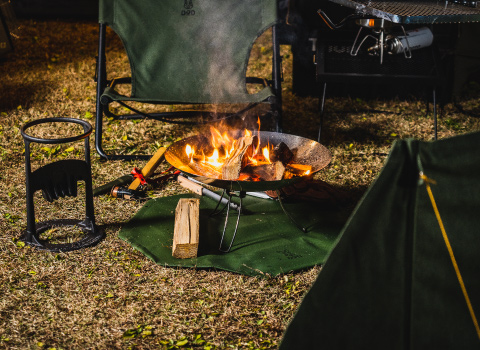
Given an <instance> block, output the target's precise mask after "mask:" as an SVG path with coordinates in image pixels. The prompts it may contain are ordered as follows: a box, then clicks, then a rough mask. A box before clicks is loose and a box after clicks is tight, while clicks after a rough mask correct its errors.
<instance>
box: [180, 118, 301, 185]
mask: <svg viewBox="0 0 480 350" xmlns="http://www.w3.org/2000/svg"><path fill="white" fill-rule="evenodd" d="M257 124H258V130H257V131H256V133H257V136H258V137H257V142H256V143H255V144H253V145H252V146H253V154H252V155H251V156H250V157H249V158H248V165H249V166H259V165H266V164H272V161H271V157H272V154H274V146H273V145H272V144H270V142H268V144H267V145H266V146H264V147H263V148H261V145H260V139H261V138H260V118H258V120H257ZM210 134H211V136H210V139H209V143H210V145H209V146H205V147H202V150H200V151H199V150H197V151H196V150H195V148H194V146H193V145H189V144H187V145H186V146H185V154H186V155H187V157H188V159H189V161H190V162H195V163H196V164H198V165H200V166H201V165H203V166H205V167H207V168H215V169H216V170H217V171H219V172H220V173H221V171H222V167H223V165H224V164H225V162H226V161H227V160H228V159H229V158H230V157H231V156H232V154H233V153H234V152H235V150H236V147H238V140H237V138H236V136H233V135H235V134H234V133H233V132H228V131H223V130H222V129H221V130H219V129H217V128H215V127H213V126H211V127H210ZM243 134H244V136H245V137H251V136H252V135H253V130H248V129H245V130H244V132H243ZM197 147H198V145H197ZM196 152H198V154H196ZM292 166H293V167H294V168H295V171H294V173H292V174H291V175H292V176H303V175H309V174H310V173H311V171H310V170H309V169H308V166H306V167H303V166H302V165H301V164H294V165H292ZM310 168H311V167H310ZM238 180H244V181H260V180H261V179H260V178H259V177H258V175H256V174H253V173H252V174H243V173H241V174H240V177H239V179H238Z"/></svg>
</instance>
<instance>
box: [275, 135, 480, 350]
mask: <svg viewBox="0 0 480 350" xmlns="http://www.w3.org/2000/svg"><path fill="white" fill-rule="evenodd" d="M479 144H480V133H472V134H467V135H462V136H458V137H454V138H450V139H445V140H440V141H436V142H430V143H429V142H421V141H415V140H404V141H398V142H396V143H395V144H394V146H393V148H392V150H391V153H390V155H389V158H388V161H387V163H386V165H385V166H384V168H383V170H382V172H381V173H380V175H379V177H378V178H377V180H376V181H375V182H374V184H373V185H372V186H371V187H370V189H369V190H368V191H367V193H366V194H365V196H364V197H363V199H362V200H361V202H360V203H359V205H358V206H357V208H356V209H355V211H354V213H353V214H352V216H351V217H350V219H349V221H348V223H347V224H346V225H345V227H344V229H343V230H342V233H341V236H340V238H339V241H338V243H337V245H336V247H335V248H334V249H333V250H332V252H331V254H330V256H329V257H328V259H327V262H326V263H325V265H324V266H323V268H322V270H321V272H320V273H319V275H318V278H317V280H316V281H315V283H314V284H313V286H312V288H311V289H310V291H309V292H308V293H307V295H306V296H305V298H304V300H303V301H302V303H301V305H300V307H299V309H298V310H297V313H296V315H295V316H294V318H293V320H292V321H291V323H290V325H289V326H288V328H287V330H286V332H285V334H284V337H283V340H282V343H281V346H280V349H281V350H287V349H479V348H480V339H479V335H478V334H477V332H476V328H475V325H474V321H473V318H472V315H471V313H470V312H469V308H468V306H467V301H466V298H465V296H464V293H462V289H461V287H460V283H459V280H458V278H457V274H456V272H455V269H454V267H453V264H452V260H451V258H450V255H449V252H448V250H447V247H446V243H445V241H444V239H443V236H442V231H441V229H440V225H439V221H438V219H437V217H436V215H435V212H434V210H433V206H432V202H431V199H430V197H429V195H428V193H427V187H426V184H425V181H422V180H421V179H420V176H419V174H420V172H423V173H424V175H426V176H427V177H428V178H429V179H431V180H432V181H435V183H433V182H432V183H431V185H430V186H431V190H432V193H433V197H434V200H435V202H436V205H437V207H438V211H439V213H440V217H441V221H442V222H443V225H444V228H445V232H446V234H447V237H448V238H449V241H450V244H451V247H452V251H453V254H454V257H455V258H456V262H457V264H458V269H459V271H460V275H461V277H462V279H463V282H464V285H465V289H466V291H467V294H468V296H469V299H470V304H471V307H472V311H473V312H474V314H475V315H476V318H477V319H478V318H479V316H480V152H479V151H478V145H479Z"/></svg>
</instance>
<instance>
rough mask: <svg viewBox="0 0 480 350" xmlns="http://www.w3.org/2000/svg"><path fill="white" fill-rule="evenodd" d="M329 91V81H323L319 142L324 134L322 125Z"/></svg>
mask: <svg viewBox="0 0 480 350" xmlns="http://www.w3.org/2000/svg"><path fill="white" fill-rule="evenodd" d="M326 93H327V83H323V90H322V96H321V98H320V122H319V126H318V143H320V138H321V136H322V126H323V115H324V114H325V96H326Z"/></svg>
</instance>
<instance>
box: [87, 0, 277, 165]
mask: <svg viewBox="0 0 480 350" xmlns="http://www.w3.org/2000/svg"><path fill="white" fill-rule="evenodd" d="M276 22H277V3H276V0H242V1H238V0H222V1H215V0H202V1H197V0H185V1H182V0H162V1H155V0H142V1H141V2H138V1H130V0H100V8H99V23H100V33H99V53H98V58H97V60H98V62H97V74H96V79H97V105H96V107H97V113H96V135H95V146H96V149H97V152H98V153H99V154H100V156H101V157H102V158H105V159H117V158H122V159H129V158H133V157H135V158H139V156H133V157H132V156H125V155H119V154H112V155H107V154H106V153H105V152H104V150H103V146H102V132H103V119H104V117H105V116H107V117H110V118H115V119H139V118H153V119H157V120H161V121H167V122H169V121H170V122H175V123H185V121H186V120H189V121H190V122H191V121H192V119H185V118H187V117H192V116H199V115H204V116H205V112H200V111H187V112H185V111H183V112H165V113H148V114H147V113H144V112H142V111H140V110H138V109H137V108H133V107H132V106H131V105H129V103H130V104H131V103H134V102H141V103H149V104H150V103H151V104H155V105H173V104H176V105H178V104H188V105H191V104H193V105H197V104H198V105H202V104H203V105H205V104H215V105H216V104H222V105H227V104H228V105H230V104H232V105H234V106H237V105H239V104H240V105H242V106H246V107H242V108H241V109H243V110H241V111H240V112H238V111H236V113H230V114H227V115H223V116H222V117H223V118H227V117H233V116H238V115H239V114H241V112H243V111H244V110H248V109H249V108H252V107H253V106H256V105H257V104H262V105H263V104H264V103H267V104H268V105H269V107H270V108H269V112H268V113H269V114H271V115H272V116H273V120H274V123H273V128H275V129H276V131H280V130H281V103H282V100H281V83H280V79H281V78H280V76H281V71H280V53H279V43H278V35H277V32H276V29H275V24H276ZM107 26H108V27H110V28H112V29H113V30H114V31H115V33H116V34H118V35H119V36H120V38H121V40H122V42H123V44H124V47H125V50H126V53H127V56H128V59H129V63H130V68H131V77H122V78H118V79H116V78H115V79H111V78H108V77H107V62H106V30H107ZM271 27H273V32H272V41H273V59H272V68H273V69H272V76H271V78H270V77H267V78H264V79H261V78H247V77H246V70H247V65H248V59H249V55H250V50H251V48H252V46H253V44H254V42H255V40H256V39H257V38H258V36H260V35H261V34H262V33H263V32H264V31H265V30H267V29H268V28H271ZM247 83H252V84H255V83H260V84H262V85H263V87H262V88H261V89H260V91H257V92H255V93H251V94H250V93H248V91H247V87H246V86H247ZM124 84H131V93H130V95H128V96H127V95H125V94H122V93H120V92H119V91H120V90H121V89H119V87H121V86H122V85H124ZM122 91H123V90H122ZM113 102H118V103H120V104H121V105H123V106H127V107H130V109H131V110H132V111H133V114H129V115H116V114H114V113H113V112H112V111H111V108H110V104H111V103H113ZM209 115H213V114H211V113H210V114H209ZM175 117H180V118H181V119H180V120H178V119H173V118H175ZM217 118H218V116H217ZM197 119H199V118H196V119H195V120H197ZM146 157H148V156H146ZM146 157H142V158H146Z"/></svg>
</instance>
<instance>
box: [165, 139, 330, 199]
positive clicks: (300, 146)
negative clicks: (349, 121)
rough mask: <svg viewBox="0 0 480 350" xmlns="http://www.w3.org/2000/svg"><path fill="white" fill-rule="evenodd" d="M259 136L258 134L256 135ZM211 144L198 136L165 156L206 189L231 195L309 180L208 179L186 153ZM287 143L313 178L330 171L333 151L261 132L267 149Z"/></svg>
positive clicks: (184, 142)
mask: <svg viewBox="0 0 480 350" xmlns="http://www.w3.org/2000/svg"><path fill="white" fill-rule="evenodd" d="M254 134H255V135H257V136H258V133H254ZM208 142H209V141H208V140H207V138H206V137H205V136H204V135H195V136H191V137H188V138H185V139H183V140H180V141H177V142H175V143H173V144H172V145H171V146H170V147H169V148H168V149H167V151H166V152H165V159H166V160H167V162H169V163H170V165H172V166H174V167H175V168H177V169H178V170H180V171H182V172H183V173H185V174H187V175H188V176H191V177H192V178H194V179H195V180H197V181H200V182H202V183H204V184H206V185H210V186H214V187H218V188H223V189H227V190H230V191H246V192H262V191H270V190H277V189H280V188H282V187H285V186H288V185H291V184H294V183H297V182H299V181H303V180H304V179H305V176H297V177H293V178H291V179H286V180H279V181H238V180H223V179H216V178H212V177H208V176H205V174H200V173H198V171H196V170H194V169H192V168H191V167H189V165H188V164H189V159H188V157H187V155H186V153H185V146H186V145H187V144H189V145H191V146H195V149H196V150H198V149H202V147H205V146H206V145H208ZM280 142H283V143H285V144H286V145H287V146H288V147H289V148H290V150H291V151H292V152H293V154H294V158H293V162H294V163H299V164H308V165H311V166H312V174H313V173H316V172H318V171H320V170H321V169H323V168H324V167H326V166H327V165H328V164H329V163H330V161H331V159H332V155H331V153H330V151H329V150H328V149H327V148H326V147H325V146H323V145H321V144H320V143H318V142H316V141H313V140H309V139H306V138H303V137H300V136H294V135H289V134H282V133H276V132H269V131H261V132H260V145H261V147H264V145H267V144H268V143H270V144H272V145H274V146H275V145H278V144H279V143H280Z"/></svg>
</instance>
